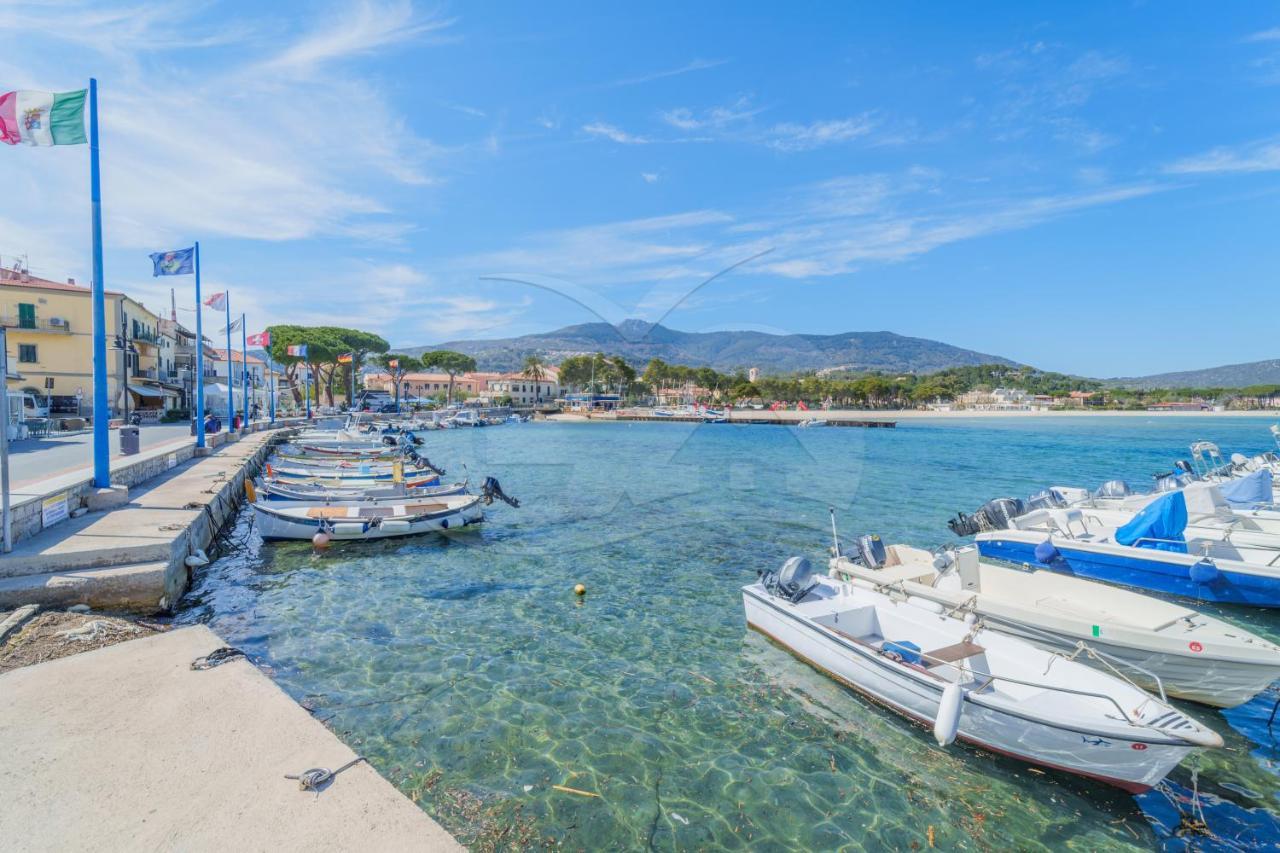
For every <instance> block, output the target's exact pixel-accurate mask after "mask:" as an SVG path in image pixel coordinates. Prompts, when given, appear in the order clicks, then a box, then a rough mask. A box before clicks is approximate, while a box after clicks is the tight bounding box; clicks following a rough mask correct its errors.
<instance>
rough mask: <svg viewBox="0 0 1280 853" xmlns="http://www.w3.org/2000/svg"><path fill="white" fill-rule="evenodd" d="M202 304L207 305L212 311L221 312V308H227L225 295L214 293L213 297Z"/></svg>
mask: <svg viewBox="0 0 1280 853" xmlns="http://www.w3.org/2000/svg"><path fill="white" fill-rule="evenodd" d="M204 304H205V305H208V306H209V307H210V308H212V309H213V310H214V311H221V310H222V309H223V308H226V307H227V294H226V293H215V294H213V296H210V297H209V298H208V299H206V300H205V301H204Z"/></svg>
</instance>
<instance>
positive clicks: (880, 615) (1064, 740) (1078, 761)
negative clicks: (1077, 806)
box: [742, 558, 1222, 792]
mask: <svg viewBox="0 0 1280 853" xmlns="http://www.w3.org/2000/svg"><path fill="white" fill-rule="evenodd" d="M742 598H743V606H744V608H745V610H746V619H747V624H748V625H749V626H750V627H751V628H753V629H755V630H757V631H760V632H761V633H762V634H765V635H766V636H768V637H770V638H771V639H772V640H774V641H775V642H777V643H778V644H779V645H781V646H783V647H784V648H786V649H788V650H789V651H790V652H791V653H792V654H794V655H795V656H797V657H798V658H800V659H801V660H803V661H805V662H807V663H809V664H810V665H812V666H814V667H815V668H817V669H819V670H821V671H823V672H826V673H828V674H830V675H831V676H833V677H834V678H836V679H837V680H838V681H840V682H841V683H843V684H845V685H847V686H849V687H851V688H853V689H854V690H857V691H858V692H860V693H863V694H865V695H867V696H869V697H871V698H872V699H874V700H875V701H877V702H879V703H881V704H883V705H886V706H888V707H889V708H892V709H893V710H895V711H897V712H898V713H900V714H902V715H904V716H906V717H908V718H910V719H912V720H915V721H916V722H919V723H923V724H925V725H928V726H932V728H933V732H934V736H935V738H937V740H938V742H939V743H941V744H948V743H951V742H952V741H954V740H956V739H959V740H962V741H965V742H967V743H971V744H973V745H975V746H979V747H982V748H984V749H987V750H990V751H992V752H997V753H1000V754H1003V755H1007V756H1011V757H1013V758H1018V759H1021V760H1023V761H1027V762H1030V763H1032V764H1037V765H1040V766H1043V767H1049V768H1054V769H1057V770H1062V771H1066V772H1069V773H1076V774H1079V775H1081V776H1086V777H1089V778H1091V779H1097V780H1100V781H1103V782H1107V783H1109V784H1112V785H1116V786H1118V787H1120V788H1123V789H1125V790H1127V791H1133V792H1142V791H1146V790H1149V789H1150V788H1151V787H1152V786H1154V785H1155V784H1156V783H1158V782H1159V781H1160V780H1161V779H1163V778H1164V777H1165V775H1167V774H1168V773H1169V771H1171V770H1172V769H1173V768H1174V767H1176V766H1177V765H1178V763H1179V762H1180V761H1181V760H1182V759H1183V758H1185V757H1186V756H1187V755H1188V754H1190V753H1191V752H1192V751H1193V750H1195V749H1197V748H1201V747H1219V746H1222V738H1221V737H1220V736H1219V735H1218V734H1217V732H1215V731H1213V730H1212V729H1209V728H1207V727H1206V726H1204V725H1202V724H1201V723H1199V722H1197V721H1196V720H1194V719H1192V718H1191V717H1188V716H1187V715H1185V714H1183V713H1182V712H1181V711H1179V710H1177V709H1176V708H1173V707H1171V706H1170V705H1168V704H1167V703H1166V702H1163V701H1161V700H1160V699H1158V698H1156V697H1154V696H1152V695H1150V694H1148V693H1146V692H1145V691H1143V690H1142V689H1141V688H1139V687H1137V686H1135V685H1133V684H1131V683H1129V682H1127V681H1124V680H1122V679H1120V678H1117V677H1116V676H1114V675H1110V674H1107V673H1104V672H1100V671H1098V670H1095V669H1091V668H1090V667H1087V666H1085V665H1084V664H1081V663H1078V662H1076V661H1071V660H1067V659H1065V658H1064V657H1063V656H1062V655H1060V654H1056V653H1054V652H1049V651H1045V650H1044V649H1040V648H1037V647H1036V646H1034V645H1032V644H1030V643H1028V642H1026V641H1025V640H1022V639H1019V638H1017V637H1012V636H1009V635H1007V634H1002V633H999V632H997V631H993V630H991V629H988V628H984V627H983V626H982V625H981V624H974V625H972V626H971V625H968V624H966V623H965V622H963V621H961V620H957V619H951V618H947V617H945V616H942V615H940V614H938V613H936V612H935V610H934V608H932V607H922V606H920V605H919V604H918V603H916V602H913V601H910V600H895V599H893V598H891V597H890V596H888V595H885V594H883V593H880V592H877V591H875V590H872V589H866V588H863V587H862V586H859V585H856V584H853V583H847V582H841V581H838V580H835V579H833V578H831V577H828V576H815V575H812V574H811V572H810V569H809V567H808V564H807V561H805V560H802V559H797V558H793V559H792V560H789V561H787V563H786V564H784V566H783V567H782V569H780V570H779V571H776V572H766V573H764V574H763V575H762V577H761V580H760V581H759V582H757V583H754V584H750V585H748V586H746V587H744V588H743V590H742Z"/></svg>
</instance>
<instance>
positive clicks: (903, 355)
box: [397, 320, 1015, 373]
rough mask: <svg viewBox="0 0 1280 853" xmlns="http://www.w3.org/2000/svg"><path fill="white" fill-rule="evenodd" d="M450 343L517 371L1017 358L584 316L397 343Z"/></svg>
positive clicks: (939, 363) (901, 339)
mask: <svg viewBox="0 0 1280 853" xmlns="http://www.w3.org/2000/svg"><path fill="white" fill-rule="evenodd" d="M432 349H449V350H456V351H457V352H463V353H466V354H467V355H470V356H472V357H473V358H475V360H476V362H477V364H478V366H479V368H480V369H481V370H495V371H508V370H517V369H519V368H520V366H521V365H522V364H523V363H524V360H525V357H526V356H529V355H537V356H539V357H541V358H543V359H545V360H547V361H550V362H552V363H556V362H559V361H562V360H563V359H565V358H567V357H569V356H572V355H583V354H589V353H594V352H604V353H607V354H609V355H621V356H622V357H624V358H626V359H627V361H629V362H630V363H631V364H632V365H634V366H636V367H637V368H640V369H643V367H644V365H645V364H646V363H648V361H649V360H650V359H652V358H660V359H662V360H663V361H665V362H668V363H670V364H685V365H690V366H694V367H704V366H707V367H712V368H715V369H716V370H719V371H721V372H731V371H734V370H739V369H743V370H745V369H748V368H751V367H758V368H760V370H761V371H763V372H764V373H788V372H793V371H808V370H824V371H825V370H851V371H871V370H875V371H882V372H885V373H905V372H915V373H930V372H932V371H935V370H941V369H943V368H945V367H960V366H966V365H978V364H1009V365H1013V364H1014V363H1015V362H1013V361H1011V360H1009V359H1007V358H1003V357H1002V356H997V355H989V354H986V353H980V352H974V351H973V350H967V349H962V348H960V347H956V346H952V345H951V344H945V343H941V342H939V341H931V340H927V339H925V338H911V337H906V336H904V335H898V334H894V333H893V332H843V333H841V334H836V335H771V334H768V333H766V332H753V331H736V332H735V331H730V332H681V331H677V330H675V329H669V328H667V327H666V326H662V325H658V324H655V323H648V322H645V321H643V320H625V321H623V322H622V323H619V324H618V325H617V326H613V325H611V324H609V323H583V324H580V325H576V326H565V327H564V328H563V329H557V330H555V331H554V332H544V333H541V334H535V335H523V336H521V337H517V338H496V339H491V340H474V341H447V342H445V343H442V344H439V345H437V346H429V347H428V346H416V347H401V348H397V351H398V352H403V353H407V354H410V355H419V354H421V353H423V352H425V351H427V350H432Z"/></svg>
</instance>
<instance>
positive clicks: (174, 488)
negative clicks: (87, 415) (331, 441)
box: [0, 429, 286, 613]
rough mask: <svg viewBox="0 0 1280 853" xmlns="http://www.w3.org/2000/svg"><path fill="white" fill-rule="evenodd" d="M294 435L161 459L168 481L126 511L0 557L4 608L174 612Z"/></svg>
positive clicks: (42, 536)
mask: <svg viewBox="0 0 1280 853" xmlns="http://www.w3.org/2000/svg"><path fill="white" fill-rule="evenodd" d="M285 434H286V433H285V431H284V430H281V429H276V430H270V431H264V432H253V433H248V434H246V435H244V436H243V437H240V438H238V440H232V441H230V442H229V443H227V440H226V439H225V438H224V439H223V441H220V442H218V444H219V445H220V446H218V447H217V448H216V449H213V450H212V451H211V452H210V453H209V455H208V456H205V457H202V458H192V457H190V455H188V460H187V461H186V462H179V461H178V460H177V458H176V456H175V455H174V454H173V453H169V454H168V455H167V456H162V457H157V460H156V461H157V462H158V463H159V464H160V465H162V466H163V467H160V468H159V469H158V470H159V471H163V473H158V474H157V475H156V476H153V477H152V478H151V479H149V480H147V481H145V482H144V483H142V484H141V485H139V486H138V487H136V488H134V489H133V490H132V491H131V492H129V493H128V494H127V495H125V494H122V493H120V492H119V491H118V490H117V491H116V493H115V495H116V496H118V498H119V500H120V501H124V500H126V499H127V503H122V504H121V505H119V506H117V507H115V508H112V509H107V510H103V511H97V512H88V513H87V514H85V515H82V516H80V517H78V518H75V517H73V518H69V519H66V520H64V521H60V522H58V523H57V524H55V525H53V526H51V527H49V528H47V529H43V530H41V531H40V532H38V533H36V534H35V535H33V536H30V537H29V538H27V539H25V540H22V541H20V542H18V544H17V545H16V546H15V548H14V550H13V551H12V552H11V553H9V554H6V555H4V556H3V557H0V608H4V607H14V606H18V605H21V604H40V605H42V606H45V607H68V606H71V605H75V604H87V605H89V606H90V607H91V608H93V609H95V610H114V611H126V612H135V613H155V612H162V611H167V610H172V609H173V607H174V606H175V604H176V603H177V601H178V599H179V598H180V597H181V595H182V593H183V591H184V590H185V589H186V588H187V584H188V583H189V581H190V578H191V571H192V570H191V569H190V568H189V567H188V566H187V565H186V560H187V557H189V556H192V555H195V554H197V553H198V552H200V551H203V550H204V549H205V548H207V547H208V545H209V543H210V542H211V541H212V540H213V537H214V536H215V535H216V534H217V532H218V530H219V529H220V528H221V527H222V525H223V524H224V523H225V522H226V521H227V520H228V519H229V518H230V517H231V516H232V515H233V514H234V512H235V510H236V508H237V506H238V505H239V503H240V501H241V500H242V499H243V495H244V481H245V477H246V476H252V474H253V473H255V472H256V471H257V469H258V466H260V465H261V464H262V462H263V460H264V459H265V458H266V456H267V454H268V453H269V452H270V446H271V444H272V443H274V442H275V441H276V440H278V438H280V437H282V436H283V435H285ZM222 435H225V434H222ZM233 438H234V436H233Z"/></svg>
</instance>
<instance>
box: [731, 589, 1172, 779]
mask: <svg viewBox="0 0 1280 853" xmlns="http://www.w3.org/2000/svg"><path fill="white" fill-rule="evenodd" d="M743 603H744V607H745V610H746V617H747V624H748V625H749V626H750V627H751V628H753V629H754V630H756V631H759V632H760V633H762V634H764V635H765V636H767V637H769V638H770V639H772V640H773V641H774V642H776V643H777V644H778V645H780V646H782V647H783V648H785V649H787V650H788V651H789V652H791V653H792V654H793V655H795V656H796V657H798V658H799V659H801V660H803V661H804V662H806V663H808V664H809V665H810V666H813V667H814V668H816V669H818V670H820V671H822V672H825V673H827V674H828V675H830V676H832V677H833V678H835V679H836V680H837V681H839V682H841V683H842V684H844V685H846V686H847V687H850V688H852V689H853V690H856V691H857V692H859V693H862V694H864V695H866V696H867V697H869V698H871V699H873V700H875V701H876V702H878V703H880V704H883V705H885V706H887V707H889V708H891V709H893V710H895V711H897V712H898V713H900V714H902V715H903V716H906V717H908V718H910V719H912V720H914V721H915V722H918V723H921V724H924V725H926V726H932V724H933V721H934V719H936V717H937V715H938V710H939V705H940V703H941V699H942V687H943V686H944V685H943V684H942V682H938V683H937V684H936V685H935V684H931V683H929V682H928V681H927V680H925V679H919V680H917V679H908V678H904V677H902V676H901V675H900V674H899V673H898V671H897V669H896V668H895V667H894V666H893V665H892V664H891V663H888V662H886V661H883V660H880V659H878V657H877V656H875V655H874V654H872V653H869V652H865V651H863V650H861V649H860V648H859V647H858V646H857V645H856V644H854V643H852V642H849V641H846V640H843V639H842V638H840V637H835V636H832V635H831V634H830V633H828V632H826V631H823V630H822V629H820V628H818V627H817V626H815V625H812V624H811V623H808V622H806V621H805V620H803V619H801V618H799V617H797V616H795V615H794V614H791V613H788V612H787V611H786V610H785V609H783V608H782V607H781V606H779V605H777V604H776V603H774V602H772V601H770V600H769V597H768V596H767V594H757V593H754V592H752V590H751V589H750V588H748V589H746V590H744V591H743ZM957 738H958V739H959V740H962V741H964V742H966V743H969V744H972V745H974V746H978V747H981V748H983V749H986V750H989V751H992V752H997V753H1000V754H1002V755H1007V756H1010V757H1013V758H1017V759H1019V760H1022V761H1026V762H1028V763H1031V764H1036V765H1039V766H1042V767H1048V768H1051V769H1055V770H1062V771H1065V772H1068V773H1074V774H1077V775H1080V776H1085V777H1088V778H1091V779H1097V780H1099V781H1103V782H1106V783H1108V784H1110V785H1115V786H1116V787H1119V788H1122V789H1124V790H1126V791H1131V792H1133V793H1142V792H1144V791H1148V790H1150V789H1151V788H1152V787H1153V786H1154V785H1155V784H1156V783H1157V782H1159V781H1160V780H1161V779H1163V778H1164V777H1165V776H1166V775H1167V774H1168V773H1169V771H1170V770H1172V769H1173V768H1174V767H1175V766H1177V764H1178V763H1179V762H1180V761H1181V760H1182V759H1183V758H1184V757H1186V755H1187V754H1188V753H1189V752H1191V751H1192V747H1191V746H1190V745H1186V744H1181V743H1160V742H1155V743H1153V742H1151V741H1149V740H1143V739H1136V738H1135V739H1127V738H1122V737H1117V736H1115V735H1114V734H1111V733H1108V734H1107V735H1106V736H1105V737H1104V736H1099V735H1098V733H1096V732H1089V731H1080V730H1076V729H1072V728H1058V727H1054V726H1049V725H1045V724H1043V723H1038V722H1035V721H1032V720H1029V719H1026V718H1023V717H1020V716H1016V715H1014V714H1010V713H1006V712H1003V711H1000V710H997V709H993V708H990V707H986V706H983V705H981V704H980V703H978V702H976V701H974V697H972V696H966V697H965V701H964V702H963V703H962V707H961V712H960V722H959V729H958V732H957Z"/></svg>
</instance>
